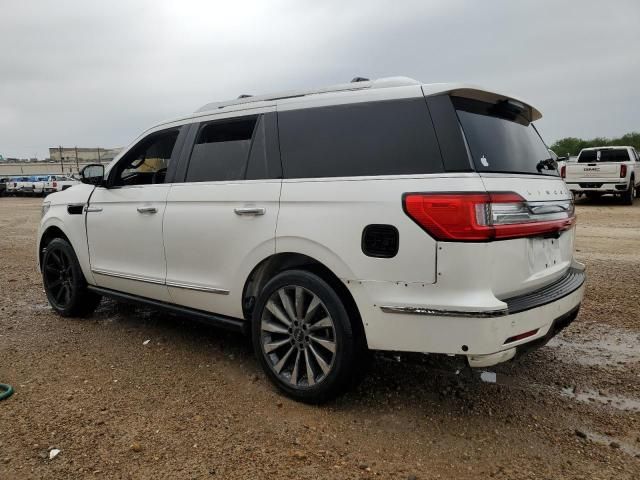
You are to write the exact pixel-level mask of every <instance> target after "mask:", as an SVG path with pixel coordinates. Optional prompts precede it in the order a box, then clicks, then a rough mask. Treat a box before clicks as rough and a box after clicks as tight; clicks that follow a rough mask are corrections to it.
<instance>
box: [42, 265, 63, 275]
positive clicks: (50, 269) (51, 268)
mask: <svg viewBox="0 0 640 480" xmlns="http://www.w3.org/2000/svg"><path fill="white" fill-rule="evenodd" d="M44 269H45V270H46V271H47V272H49V273H55V274H56V275H58V274H59V273H60V269H59V268H55V267H54V266H53V265H45V267H44Z"/></svg>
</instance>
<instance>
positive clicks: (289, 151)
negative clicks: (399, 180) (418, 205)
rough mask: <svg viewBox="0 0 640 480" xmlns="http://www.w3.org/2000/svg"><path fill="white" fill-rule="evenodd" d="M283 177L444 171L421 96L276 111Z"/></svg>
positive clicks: (431, 125) (405, 173) (406, 173)
mask: <svg viewBox="0 0 640 480" xmlns="http://www.w3.org/2000/svg"><path fill="white" fill-rule="evenodd" d="M278 127H279V132H280V148H281V152H282V166H283V170H284V176H285V177H286V178H313V177H348V176H364V175H408V174H424V173H438V172H442V171H443V170H444V168H443V165H442V158H441V156H440V149H439V147H438V143H437V140H436V136H435V132H434V129H433V124H432V122H431V118H430V116H429V111H428V109H427V105H426V102H425V100H424V98H414V99H406V100H393V101H381V102H368V103H355V104H348V105H339V106H333V107H317V108H309V109H303V110H292V111H284V112H280V113H278Z"/></svg>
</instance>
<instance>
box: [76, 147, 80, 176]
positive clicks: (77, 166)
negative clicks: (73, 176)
mask: <svg viewBox="0 0 640 480" xmlns="http://www.w3.org/2000/svg"><path fill="white" fill-rule="evenodd" d="M76 170H78V173H80V164H79V163H78V146H77V145H76Z"/></svg>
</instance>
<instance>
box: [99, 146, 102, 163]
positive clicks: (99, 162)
mask: <svg viewBox="0 0 640 480" xmlns="http://www.w3.org/2000/svg"><path fill="white" fill-rule="evenodd" d="M98 163H102V161H100V147H98Z"/></svg>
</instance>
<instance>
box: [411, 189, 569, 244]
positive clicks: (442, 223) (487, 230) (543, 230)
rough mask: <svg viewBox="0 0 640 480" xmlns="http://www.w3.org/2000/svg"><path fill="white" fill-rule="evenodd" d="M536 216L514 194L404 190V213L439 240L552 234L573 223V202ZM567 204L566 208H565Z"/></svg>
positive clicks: (521, 199)
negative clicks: (552, 213) (555, 212)
mask: <svg viewBox="0 0 640 480" xmlns="http://www.w3.org/2000/svg"><path fill="white" fill-rule="evenodd" d="M565 203H566V206H565V208H564V209H563V210H562V209H561V210H559V211H558V212H557V214H556V215H552V216H551V217H549V216H544V215H536V214H535V213H533V210H532V209H530V208H529V206H528V204H527V202H526V200H525V199H524V198H522V197H521V196H520V195H518V194H517V193H513V192H497V193H475V192H457V193H407V194H405V195H404V197H403V206H404V210H405V212H406V214H407V215H408V216H409V217H410V218H411V219H413V220H414V221H415V222H416V223H417V224H418V225H420V226H421V227H422V228H423V229H424V230H425V231H426V232H427V233H429V234H430V235H431V236H432V237H433V238H435V239H436V240H440V241H462V242H487V241H491V240H503V239H509V238H521V237H534V236H540V235H546V234H554V233H558V232H561V231H564V230H567V229H569V228H570V227H571V226H572V225H573V224H574V223H575V215H574V211H573V204H572V203H571V201H570V200H566V201H565ZM569 207H570V208H569Z"/></svg>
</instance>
